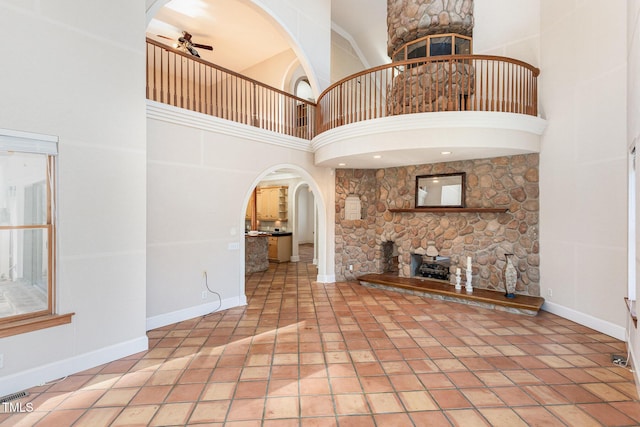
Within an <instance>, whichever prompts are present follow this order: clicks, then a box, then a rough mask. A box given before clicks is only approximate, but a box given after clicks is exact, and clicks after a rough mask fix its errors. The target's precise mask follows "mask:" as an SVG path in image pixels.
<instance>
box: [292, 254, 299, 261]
mask: <svg viewBox="0 0 640 427" xmlns="http://www.w3.org/2000/svg"><path fill="white" fill-rule="evenodd" d="M290 261H291V262H299V261H300V256H299V255H295V256H293V255H292V256H291V259H290Z"/></svg>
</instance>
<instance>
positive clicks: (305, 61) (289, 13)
mask: <svg viewBox="0 0 640 427" xmlns="http://www.w3.org/2000/svg"><path fill="white" fill-rule="evenodd" d="M251 1H252V2H253V3H255V4H256V5H258V6H260V7H261V8H262V9H263V10H264V11H266V12H267V13H268V14H269V15H270V16H271V17H272V18H275V19H277V20H278V23H279V24H280V25H281V26H282V28H283V29H284V30H285V31H286V32H287V33H288V35H289V36H290V37H291V38H292V40H293V42H294V43H293V44H294V45H293V46H292V48H293V50H294V51H295V53H296V56H297V57H298V58H299V59H300V62H301V63H302V65H303V67H304V68H305V69H306V70H307V75H308V76H309V83H311V86H312V87H313V88H314V89H317V90H318V94H319V93H320V92H322V91H323V90H324V89H326V88H327V87H328V86H329V84H330V83H331V82H330V66H331V64H330V63H329V61H327V58H329V57H330V55H331V0H251Z"/></svg>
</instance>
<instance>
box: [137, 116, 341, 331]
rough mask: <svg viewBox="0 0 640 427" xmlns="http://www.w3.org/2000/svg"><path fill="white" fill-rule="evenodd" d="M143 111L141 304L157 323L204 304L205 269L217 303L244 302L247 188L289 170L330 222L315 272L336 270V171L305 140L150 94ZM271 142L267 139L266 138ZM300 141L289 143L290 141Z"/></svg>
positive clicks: (208, 306)
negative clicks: (165, 102) (321, 164)
mask: <svg viewBox="0 0 640 427" xmlns="http://www.w3.org/2000/svg"><path fill="white" fill-rule="evenodd" d="M151 109H152V110H153V111H151V110H150V111H151V112H150V118H149V120H148V129H147V132H148V160H149V163H148V205H147V207H148V212H149V215H148V220H147V239H148V247H147V255H148V256H147V313H148V327H149V328H152V327H158V326H161V325H165V324H168V323H173V322H175V321H179V320H183V319H188V318H191V317H194V316H197V315H201V314H205V313H208V312H210V311H211V310H212V309H214V308H216V307H217V306H218V300H217V299H216V297H214V296H210V297H209V299H208V300H202V298H201V295H202V291H203V290H205V287H204V279H203V277H202V272H203V271H204V270H206V271H207V272H208V278H209V284H210V287H211V288H212V289H213V290H215V291H216V292H218V293H219V294H220V295H221V297H222V300H223V308H228V307H232V306H237V305H241V304H244V303H245V302H246V300H245V295H244V218H245V212H246V206H247V202H248V200H249V196H250V194H251V192H252V191H253V188H254V187H255V186H256V185H257V184H258V183H259V182H260V181H261V180H262V179H263V178H265V176H266V175H267V174H268V173H270V172H272V171H274V170H278V169H283V168H287V169H295V170H296V172H298V173H299V174H300V175H301V177H302V179H303V180H304V181H306V182H308V183H309V185H310V186H311V187H312V189H313V190H314V192H315V193H316V194H320V197H321V198H322V200H323V205H324V206H325V210H324V212H323V216H324V218H325V222H326V223H328V225H327V227H326V228H327V229H329V231H328V232H327V234H326V235H325V236H324V237H323V239H325V240H324V242H323V247H324V249H325V254H324V256H323V257H322V261H323V262H322V264H321V265H319V266H318V278H319V280H320V281H331V280H326V279H327V278H328V277H329V276H332V275H333V265H334V260H333V253H334V249H333V238H332V237H330V238H327V237H326V236H332V234H331V233H332V232H333V229H332V228H330V225H331V223H333V221H334V217H333V212H334V207H333V206H334V200H335V197H334V192H335V190H334V184H333V183H334V177H333V174H332V171H331V170H330V169H320V168H316V167H315V166H313V154H312V153H311V152H310V150H309V143H308V142H307V141H303V140H300V139H297V138H292V137H286V136H282V135H275V134H271V133H269V132H265V131H262V130H259V129H257V128H252V127H250V126H245V125H240V124H236V123H232V122H228V121H224V120H221V119H217V118H215V117H208V116H205V115H202V114H198V113H193V112H190V111H186V110H180V109H177V108H173V107H168V106H161V105H158V104H155V103H153V105H152V107H151ZM271 142H273V143H271ZM296 145H297V146H298V147H299V148H298V149H296V148H295V146H296Z"/></svg>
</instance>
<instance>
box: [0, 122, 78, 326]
mask: <svg viewBox="0 0 640 427" xmlns="http://www.w3.org/2000/svg"><path fill="white" fill-rule="evenodd" d="M56 155H57V138H55V137H49V136H44V135H35V134H27V133H23V132H15V131H7V130H2V129H0V337H3V336H8V335H14V334H16V333H22V332H27V331H30V330H34V329H41V328H42V327H48V326H55V324H61V323H57V322H60V321H61V320H64V319H60V316H56V315H55V311H56V310H55V266H56V262H55V247H56V245H55V239H56V233H55V189H56V185H55V176H56V175H55V166H56ZM62 317H68V321H70V317H71V315H67V316H62ZM68 321H66V322H63V323H68ZM43 325H44V326H43Z"/></svg>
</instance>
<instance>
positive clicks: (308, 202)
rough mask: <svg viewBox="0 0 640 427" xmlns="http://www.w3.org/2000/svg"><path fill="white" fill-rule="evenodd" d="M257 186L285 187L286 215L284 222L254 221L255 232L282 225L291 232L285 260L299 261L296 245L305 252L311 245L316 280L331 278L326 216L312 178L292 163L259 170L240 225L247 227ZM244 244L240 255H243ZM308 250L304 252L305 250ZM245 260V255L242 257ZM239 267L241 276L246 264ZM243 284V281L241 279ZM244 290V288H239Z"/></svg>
mask: <svg viewBox="0 0 640 427" xmlns="http://www.w3.org/2000/svg"><path fill="white" fill-rule="evenodd" d="M259 187H265V188H279V187H286V188H287V194H288V196H289V200H288V202H287V203H288V217H287V221H286V223H285V222H283V221H275V220H274V221H269V220H262V221H256V222H255V225H254V226H253V227H256V228H257V229H258V230H256V231H259V232H262V233H270V232H273V231H275V228H276V224H277V228H278V229H279V230H278V231H281V230H282V228H284V229H285V230H286V231H287V232H289V231H291V233H292V239H291V240H292V256H291V258H290V260H289V262H297V261H299V260H300V250H299V245H300V244H301V243H302V244H303V245H306V247H305V248H304V249H305V250H306V251H308V250H309V248H311V250H312V252H311V256H312V257H313V259H312V262H313V263H314V264H316V266H317V268H318V277H317V281H319V282H326V281H328V280H327V279H326V278H328V277H333V272H330V271H329V268H331V267H332V266H329V262H328V259H327V256H326V253H327V233H326V230H327V215H326V202H325V198H324V197H323V195H322V193H321V192H320V188H319V186H318V184H317V183H316V181H315V179H314V178H313V177H312V176H311V175H310V174H309V173H307V172H306V171H305V170H304V169H302V168H300V167H298V166H295V165H279V166H274V167H272V168H270V169H269V170H266V171H265V172H263V173H262V174H261V175H260V176H259V177H258V178H257V179H256V180H255V181H254V183H253V185H252V186H251V188H249V189H248V191H247V194H246V196H245V199H244V204H243V210H242V220H243V228H244V229H245V230H247V226H248V225H249V224H250V221H249V220H248V218H247V211H248V208H249V206H250V203H251V199H252V197H255V196H254V194H255V191H254V190H255V189H256V188H259ZM245 251H246V245H245V247H244V248H243V251H242V254H243V256H245ZM305 253H308V252H305ZM245 259H246V256H245ZM244 267H245V268H243V269H242V274H243V276H244V275H245V272H246V271H247V269H246V266H244ZM243 283H244V282H243ZM243 292H244V290H243Z"/></svg>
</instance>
